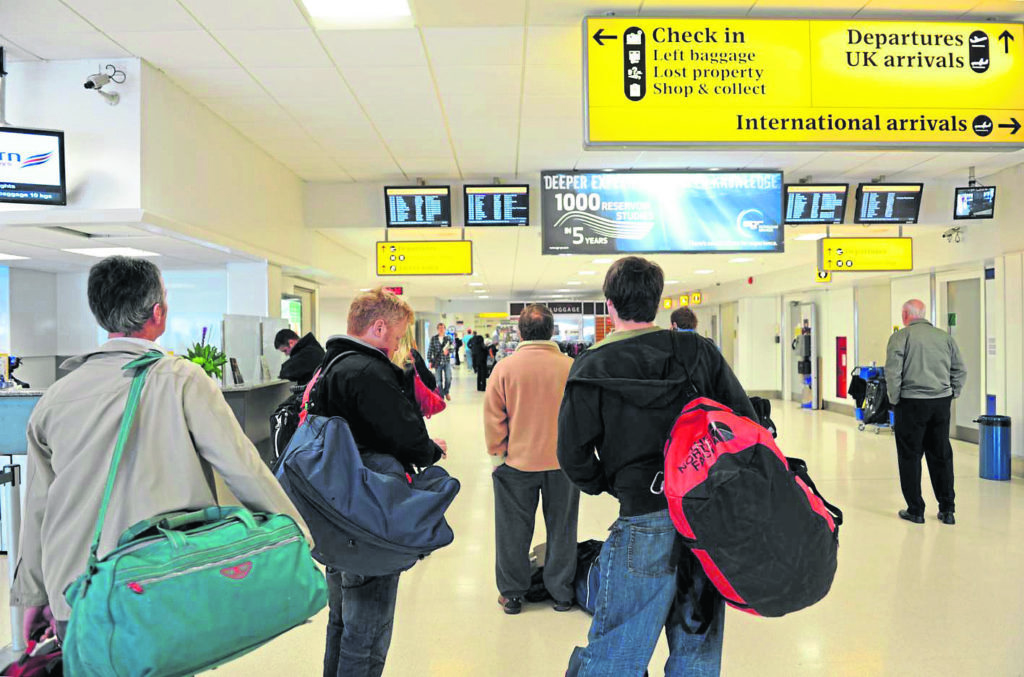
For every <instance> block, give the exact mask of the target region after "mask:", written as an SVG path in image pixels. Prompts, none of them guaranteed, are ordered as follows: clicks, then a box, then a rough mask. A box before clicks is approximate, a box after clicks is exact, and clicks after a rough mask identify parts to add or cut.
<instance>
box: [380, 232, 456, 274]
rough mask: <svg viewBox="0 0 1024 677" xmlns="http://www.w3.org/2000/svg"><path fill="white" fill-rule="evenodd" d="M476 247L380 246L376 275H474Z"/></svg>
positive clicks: (436, 244)
mask: <svg viewBox="0 0 1024 677" xmlns="http://www.w3.org/2000/svg"><path fill="white" fill-rule="evenodd" d="M472 274H473V243H472V242H471V241H469V240H448V241H441V242H378V243H377V275H378V276H389V275H472Z"/></svg>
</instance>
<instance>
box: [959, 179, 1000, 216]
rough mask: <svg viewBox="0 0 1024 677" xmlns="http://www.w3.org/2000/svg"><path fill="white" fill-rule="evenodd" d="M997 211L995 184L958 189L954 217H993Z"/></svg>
mask: <svg viewBox="0 0 1024 677" xmlns="http://www.w3.org/2000/svg"><path fill="white" fill-rule="evenodd" d="M995 212H996V187H995V186H963V187H958V188H957V189H956V198H955V200H954V202H953V218H954V219H991V218H992V217H993V216H995Z"/></svg>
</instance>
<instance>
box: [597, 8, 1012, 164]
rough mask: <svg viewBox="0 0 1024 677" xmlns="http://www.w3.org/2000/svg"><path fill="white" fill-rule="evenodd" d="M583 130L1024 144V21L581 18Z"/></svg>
mask: <svg viewBox="0 0 1024 677" xmlns="http://www.w3.org/2000/svg"><path fill="white" fill-rule="evenodd" d="M583 28H584V36H583V37H584V70H585V72H584V88H585V89H584V95H585V105H584V109H585V118H586V119H585V134H584V142H585V143H586V144H588V145H591V146H602V145H623V144H679V145H696V144H720V143H725V144H740V145H743V144H764V143H780V144H782V143H786V144H792V143H808V144H823V143H825V144H828V143H842V144H844V145H845V146H846V147H849V146H851V145H852V146H860V147H872V148H877V147H879V146H886V145H890V146H897V145H898V146H900V147H901V148H905V147H907V146H908V145H909V146H913V145H915V144H943V145H947V146H960V147H979V148H982V147H986V146H987V147H995V146H999V147H1007V146H1020V145H1024V132H1021V133H1018V132H1019V131H1020V128H1021V122H1024V52H1022V47H1024V26H1022V25H1021V24H995V23H985V22H975V23H948V22H947V23H939V22H935V23H929V22H923V21H913V22H909V21H908V22H900V21H863V20H840V21H834V20H821V21H819V20H804V19H801V20H769V19H702V18H678V17H676V18H648V17H643V18H640V17H588V18H586V19H584V23H583Z"/></svg>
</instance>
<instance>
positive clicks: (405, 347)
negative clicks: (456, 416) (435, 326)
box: [391, 322, 437, 406]
mask: <svg viewBox="0 0 1024 677" xmlns="http://www.w3.org/2000/svg"><path fill="white" fill-rule="evenodd" d="M391 361H392V362H394V363H395V364H396V365H398V366H399V367H401V368H402V371H403V372H405V394H406V396H408V397H409V399H410V400H412V401H413V402H416V382H415V380H416V376H419V377H420V380H421V381H423V385H425V386H426V387H427V388H428V389H429V390H434V391H436V390H437V379H435V378H434V375H433V374H432V373H431V371H430V370H429V369H427V363H426V362H424V361H423V356H422V355H420V352H419V347H418V346H417V345H416V323H415V322H410V323H409V327H408V328H407V329H406V330H405V334H404V335H403V336H402V340H401V341H399V343H398V349H397V350H396V351H395V354H394V355H392V356H391ZM416 406H419V404H417V405H416Z"/></svg>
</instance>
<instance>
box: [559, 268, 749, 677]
mask: <svg viewBox="0 0 1024 677" xmlns="http://www.w3.org/2000/svg"><path fill="white" fill-rule="evenodd" d="M663 288H664V274H663V273H662V270H661V268H660V267H659V266H658V265H657V264H656V263H653V262H651V261H647V260H645V259H643V258H639V257H636V256H630V257H626V258H623V259H619V260H618V261H616V262H615V263H614V264H613V265H612V266H611V267H610V268H609V270H608V274H607V275H606V277H605V281H604V295H605V297H606V298H607V303H608V313H609V315H610V316H611V318H612V322H613V323H614V325H615V332H614V333H613V334H611V335H610V336H609V337H608V338H606V339H605V340H604V341H602V342H600V343H598V344H597V345H595V346H594V347H592V348H591V349H590V350H588V351H587V352H585V353H584V354H583V355H581V356H580V357H579V358H578V359H577V360H576V362H575V364H574V365H573V368H572V371H571V372H570V375H569V382H568V384H567V386H566V390H565V397H564V399H563V400H562V406H561V410H560V413H559V419H558V460H559V462H560V464H561V466H562V468H563V470H564V471H565V473H566V474H567V475H568V476H569V479H570V480H572V482H573V483H574V484H575V485H576V486H578V487H579V488H580V489H581V490H582V491H584V492H586V493H588V494H594V495H598V494H601V493H603V492H606V491H607V492H608V493H610V494H611V495H613V496H615V497H616V498H617V499H618V500H619V519H618V520H616V522H615V523H614V524H613V525H612V527H611V530H610V533H609V536H608V540H607V541H606V542H605V544H604V547H603V548H602V550H601V558H600V566H601V581H602V583H601V588H602V594H601V595H600V596H599V597H598V599H597V603H596V608H595V613H594V621H593V624H592V625H591V628H590V634H589V637H588V640H589V644H588V646H586V647H584V648H579V647H577V648H576V650H575V651H574V652H573V655H572V657H571V659H570V661H569V671H568V674H569V675H587V676H593V675H614V676H615V677H619V676H620V675H642V674H644V671H645V670H646V669H647V664H648V662H649V661H650V659H651V656H652V654H653V653H654V648H655V645H656V644H657V642H658V637H659V636H660V634H661V630H662V628H665V631H666V634H667V636H668V642H669V652H670V656H669V659H668V662H667V663H666V665H665V674H666V675H680V674H687V675H717V674H719V670H720V666H721V655H722V631H723V619H724V616H725V610H724V607H723V604H722V602H721V600H719V601H718V602H717V608H716V609H715V614H714V620H713V621H712V622H711V624H710V627H709V628H708V630H707V632H706V633H704V634H702V635H696V634H694V635H691V634H687V632H686V631H685V630H684V629H683V627H682V625H681V624H680V623H679V621H677V620H675V619H674V616H670V611H671V609H672V603H673V600H674V599H675V597H676V587H677V586H676V559H677V558H676V557H674V553H675V552H676V547H677V544H676V541H677V532H676V529H675V526H674V525H673V523H672V520H671V518H670V517H669V511H668V505H667V502H666V499H665V497H664V496H663V495H662V494H661V491H660V482H661V474H662V472H663V470H664V447H665V442H666V439H667V438H668V435H669V432H670V431H671V429H672V425H673V423H674V422H675V420H676V418H677V417H678V416H679V413H680V412H681V411H682V409H683V406H684V405H685V404H686V403H687V402H688V401H690V400H691V399H692V397H693V393H694V392H696V393H698V395H699V396H703V397H709V398H711V399H714V400H716V401H717V402H720V403H721V404H723V405H725V406H727V407H730V408H731V409H732V410H733V411H735V412H736V413H738V414H740V415H742V416H746V417H748V418H750V419H752V420H755V421H756V420H757V418H756V414H755V413H754V409H753V407H752V406H751V404H750V400H749V399H748V398H747V395H746V393H745V392H744V390H743V387H742V386H741V385H740V383H739V381H738V380H737V379H736V376H735V375H734V374H733V372H732V369H730V368H729V365H728V364H727V363H726V362H725V360H724V358H723V357H722V354H721V353H720V352H719V351H718V349H717V348H715V346H714V344H712V343H711V342H710V341H708V340H707V339H705V338H703V337H700V336H697V335H693V334H691V335H685V334H680V333H678V332H670V331H667V330H661V329H659V328H658V327H657V326H655V325H654V318H655V316H656V315H657V312H658V307H659V304H660V301H661V295H662V291H663ZM682 360H685V361H686V364H685V365H684V364H683V362H682ZM687 373H689V374H690V376H691V377H692V380H691V378H690V377H688V376H687ZM595 452H596V453H595ZM605 591H607V593H606V594H604V593H605Z"/></svg>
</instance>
